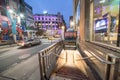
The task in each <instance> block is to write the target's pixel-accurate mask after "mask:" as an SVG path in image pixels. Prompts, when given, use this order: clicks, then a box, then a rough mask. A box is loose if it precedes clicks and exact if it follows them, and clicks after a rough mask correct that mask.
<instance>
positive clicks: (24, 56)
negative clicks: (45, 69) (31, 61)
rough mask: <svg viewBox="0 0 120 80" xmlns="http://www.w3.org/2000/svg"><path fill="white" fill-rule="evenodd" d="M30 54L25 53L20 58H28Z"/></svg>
mask: <svg viewBox="0 0 120 80" xmlns="http://www.w3.org/2000/svg"><path fill="white" fill-rule="evenodd" d="M29 56H30V54H24V55H22V56H20V57H18V58H19V59H26V58H28V57H29Z"/></svg>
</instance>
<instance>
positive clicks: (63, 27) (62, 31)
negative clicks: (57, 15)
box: [61, 26, 65, 40]
mask: <svg viewBox="0 0 120 80" xmlns="http://www.w3.org/2000/svg"><path fill="white" fill-rule="evenodd" d="M61 28H62V30H61V33H62V36H61V38H62V40H64V29H65V26H62V27H61Z"/></svg>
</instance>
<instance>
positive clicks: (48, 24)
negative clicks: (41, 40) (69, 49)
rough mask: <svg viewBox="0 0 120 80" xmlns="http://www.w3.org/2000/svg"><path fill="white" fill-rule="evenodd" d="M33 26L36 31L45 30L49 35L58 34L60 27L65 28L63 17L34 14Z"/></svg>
mask: <svg viewBox="0 0 120 80" xmlns="http://www.w3.org/2000/svg"><path fill="white" fill-rule="evenodd" d="M34 21H35V26H36V27H37V28H38V29H44V30H47V32H48V34H49V35H53V34H60V33H61V29H62V26H63V25H64V27H65V28H66V24H65V21H64V19H63V15H61V14H60V13H57V14H48V13H46V14H35V15H34ZM53 30H54V31H53Z"/></svg>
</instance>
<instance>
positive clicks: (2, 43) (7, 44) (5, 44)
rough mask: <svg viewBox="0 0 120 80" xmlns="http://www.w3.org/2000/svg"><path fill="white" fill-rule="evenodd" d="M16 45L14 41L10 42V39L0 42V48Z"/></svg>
mask: <svg viewBox="0 0 120 80" xmlns="http://www.w3.org/2000/svg"><path fill="white" fill-rule="evenodd" d="M14 46H17V44H15V43H11V41H5V42H0V49H3V48H8V47H14Z"/></svg>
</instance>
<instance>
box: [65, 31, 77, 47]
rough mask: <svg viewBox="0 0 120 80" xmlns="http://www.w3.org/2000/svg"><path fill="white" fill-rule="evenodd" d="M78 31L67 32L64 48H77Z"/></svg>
mask: <svg viewBox="0 0 120 80" xmlns="http://www.w3.org/2000/svg"><path fill="white" fill-rule="evenodd" d="M76 39H77V31H72V32H65V34H64V49H76Z"/></svg>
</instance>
